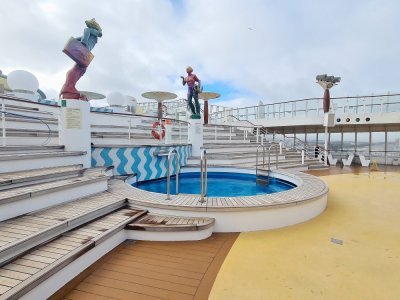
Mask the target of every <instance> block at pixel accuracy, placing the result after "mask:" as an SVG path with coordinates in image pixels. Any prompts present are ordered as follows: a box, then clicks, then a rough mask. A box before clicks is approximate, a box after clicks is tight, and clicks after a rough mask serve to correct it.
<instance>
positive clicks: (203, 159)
mask: <svg viewBox="0 0 400 300" xmlns="http://www.w3.org/2000/svg"><path fill="white" fill-rule="evenodd" d="M200 177H201V195H200V203H204V202H205V200H204V196H207V185H208V183H207V151H206V149H203V150H201V154H200Z"/></svg>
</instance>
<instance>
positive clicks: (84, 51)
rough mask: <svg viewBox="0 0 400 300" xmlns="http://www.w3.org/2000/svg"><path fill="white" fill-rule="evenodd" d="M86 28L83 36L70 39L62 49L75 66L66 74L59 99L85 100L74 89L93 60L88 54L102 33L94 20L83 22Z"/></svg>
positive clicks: (90, 54) (91, 55)
mask: <svg viewBox="0 0 400 300" xmlns="http://www.w3.org/2000/svg"><path fill="white" fill-rule="evenodd" d="M85 23H86V26H87V28H85V29H84V31H83V35H82V36H81V37H78V38H73V37H71V38H70V39H69V40H68V42H67V44H66V45H65V47H64V50H63V52H64V53H65V54H67V55H68V56H69V57H70V58H71V59H72V60H73V61H75V63H76V64H75V65H74V66H73V67H72V69H71V70H69V71H68V73H67V78H66V80H65V83H64V85H63V87H62V88H61V92H60V98H62V99H80V100H85V101H86V100H87V99H86V97H85V96H84V95H82V94H81V93H80V92H79V91H78V90H77V89H76V87H75V85H76V83H77V82H78V80H79V79H80V78H81V77H82V76H83V74H85V72H86V69H87V67H88V66H89V64H90V62H91V61H92V59H93V57H94V56H93V54H92V53H91V52H90V51H91V50H92V49H93V48H94V46H95V45H96V43H97V40H98V38H100V37H102V35H103V32H102V30H101V27H100V25H99V24H98V23H97V22H96V20H95V19H91V20H87V21H85Z"/></svg>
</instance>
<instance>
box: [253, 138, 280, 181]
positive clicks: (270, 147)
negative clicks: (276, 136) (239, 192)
mask: <svg viewBox="0 0 400 300" xmlns="http://www.w3.org/2000/svg"><path fill="white" fill-rule="evenodd" d="M260 147H262V148H263V152H262V155H263V156H262V168H264V167H265V149H266V148H267V146H266V145H259V146H258V147H257V155H256V184H262V185H269V177H270V173H271V149H272V148H275V154H276V159H275V163H276V169H278V146H277V145H271V146H269V148H268V168H267V179H263V178H261V175H260V174H259V169H258V155H259V149H260Z"/></svg>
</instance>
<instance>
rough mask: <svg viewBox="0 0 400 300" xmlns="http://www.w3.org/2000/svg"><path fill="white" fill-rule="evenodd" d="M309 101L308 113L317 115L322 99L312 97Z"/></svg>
mask: <svg viewBox="0 0 400 300" xmlns="http://www.w3.org/2000/svg"><path fill="white" fill-rule="evenodd" d="M306 101H307V115H311V116H313V115H317V114H318V110H319V102H320V101H322V100H319V99H310V100H306Z"/></svg>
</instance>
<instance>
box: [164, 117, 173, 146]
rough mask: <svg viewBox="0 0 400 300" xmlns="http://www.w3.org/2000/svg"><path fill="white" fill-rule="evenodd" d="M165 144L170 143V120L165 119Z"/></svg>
mask: <svg viewBox="0 0 400 300" xmlns="http://www.w3.org/2000/svg"><path fill="white" fill-rule="evenodd" d="M164 139H165V140H164V142H165V144H167V145H169V144H172V124H171V121H170V120H166V121H165V138H164Z"/></svg>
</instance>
